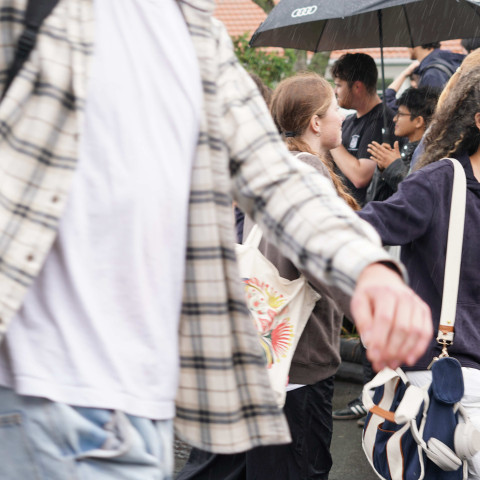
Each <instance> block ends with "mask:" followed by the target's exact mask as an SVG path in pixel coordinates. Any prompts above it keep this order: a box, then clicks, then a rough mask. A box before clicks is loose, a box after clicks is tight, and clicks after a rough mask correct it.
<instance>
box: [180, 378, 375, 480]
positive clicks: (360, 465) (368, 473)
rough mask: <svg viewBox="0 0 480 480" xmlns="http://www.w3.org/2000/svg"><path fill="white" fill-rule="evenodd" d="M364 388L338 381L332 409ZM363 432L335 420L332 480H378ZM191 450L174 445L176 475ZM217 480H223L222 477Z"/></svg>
mask: <svg viewBox="0 0 480 480" xmlns="http://www.w3.org/2000/svg"><path fill="white" fill-rule="evenodd" d="M361 389H362V387H361V385H359V384H358V383H353V382H346V381H342V380H336V381H335V394H334V397H333V409H334V410H335V409H339V408H343V407H344V406H345V405H346V404H347V403H348V402H349V401H350V400H352V399H354V398H355V397H356V396H358V395H359V393H360V391H361ZM361 436H362V429H361V428H360V427H359V426H358V425H357V421H356V420H334V421H333V439H332V447H331V451H332V456H333V468H332V470H331V472H330V476H329V480H376V479H377V478H378V477H377V476H376V475H375V474H374V473H373V470H372V469H371V467H370V465H369V464H368V462H367V460H366V458H365V454H364V453H363V450H362V444H361ZM188 452H189V448H188V446H187V445H185V444H183V443H182V442H180V441H177V442H176V445H175V473H178V472H179V471H180V470H181V469H182V467H183V465H184V463H185V462H186V460H187V457H188ZM214 480H223V479H221V478H219V479H214Z"/></svg>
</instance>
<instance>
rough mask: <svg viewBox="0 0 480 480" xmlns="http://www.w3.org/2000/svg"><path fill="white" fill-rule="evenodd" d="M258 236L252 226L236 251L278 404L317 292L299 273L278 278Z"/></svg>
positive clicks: (317, 298) (256, 227) (248, 303)
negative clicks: (261, 250) (262, 251)
mask: <svg viewBox="0 0 480 480" xmlns="http://www.w3.org/2000/svg"><path fill="white" fill-rule="evenodd" d="M261 239H262V231H261V230H260V228H258V226H257V225H255V226H254V227H253V229H252V231H251V232H250V234H249V235H248V237H247V239H246V240H245V242H244V243H243V245H240V244H237V245H236V254H237V260H238V265H239V269H240V276H241V278H242V281H243V283H244V286H245V298H246V302H247V306H248V309H249V311H250V314H251V316H252V318H253V320H254V322H255V326H256V328H257V331H258V334H259V337H260V343H261V345H262V347H263V350H264V353H265V358H266V361H267V369H268V374H269V378H270V383H271V386H272V388H273V390H274V392H275V394H276V399H277V404H278V405H279V406H280V407H282V406H283V405H284V403H285V396H286V386H287V384H288V372H289V370H290V364H291V362H292V357H293V354H294V352H295V348H296V346H297V343H298V340H299V338H300V336H301V335H302V332H303V329H304V327H305V324H306V323H307V320H308V318H309V317H310V315H311V313H312V310H313V307H314V306H315V303H316V302H317V301H318V300H319V299H320V295H319V294H318V293H317V292H316V291H315V290H313V288H312V287H311V286H310V284H309V283H308V282H307V280H306V279H305V277H304V276H303V275H302V276H300V278H298V279H296V280H287V279H285V278H282V277H281V276H280V274H279V273H278V270H277V268H276V267H275V266H274V265H273V264H272V263H271V262H270V261H269V260H267V259H266V258H265V257H264V256H263V255H262V253H261V252H260V250H259V249H258V245H259V244H260V241H261Z"/></svg>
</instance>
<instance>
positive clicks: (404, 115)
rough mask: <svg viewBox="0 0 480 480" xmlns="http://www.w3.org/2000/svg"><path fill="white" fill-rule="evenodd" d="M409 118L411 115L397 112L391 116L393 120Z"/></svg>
mask: <svg viewBox="0 0 480 480" xmlns="http://www.w3.org/2000/svg"><path fill="white" fill-rule="evenodd" d="M411 116H412V114H411V113H401V112H397V113H396V114H395V115H394V116H393V118H395V117H411Z"/></svg>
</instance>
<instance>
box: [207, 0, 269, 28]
mask: <svg viewBox="0 0 480 480" xmlns="http://www.w3.org/2000/svg"><path fill="white" fill-rule="evenodd" d="M216 4H217V8H216V10H215V17H217V18H218V19H219V20H221V21H222V22H223V23H224V24H225V26H226V27H227V30H228V33H229V34H230V36H237V35H242V34H244V33H249V34H252V33H253V32H254V31H255V30H256V29H257V28H258V26H259V25H260V24H261V23H262V22H263V21H264V20H265V18H266V17H267V14H266V13H265V12H264V11H263V10H262V9H261V8H260V7H259V6H258V5H257V4H256V3H254V2H253V1H252V0H216Z"/></svg>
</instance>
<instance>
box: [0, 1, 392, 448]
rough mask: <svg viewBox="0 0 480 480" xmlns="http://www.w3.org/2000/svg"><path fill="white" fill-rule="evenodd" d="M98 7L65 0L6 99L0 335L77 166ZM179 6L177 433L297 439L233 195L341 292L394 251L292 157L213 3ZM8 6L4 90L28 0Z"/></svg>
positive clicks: (225, 441)
mask: <svg viewBox="0 0 480 480" xmlns="http://www.w3.org/2000/svg"><path fill="white" fill-rule="evenodd" d="M132 1H133V0H132ZM158 1H159V2H160V3H161V1H164V0H158ZM92 2H93V0H61V1H60V3H59V4H58V6H57V7H56V9H55V10H54V12H53V13H52V15H51V16H50V17H49V18H47V20H46V21H45V23H44V26H43V27H42V30H41V32H40V35H39V38H38V43H37V47H36V49H35V50H34V52H33V53H32V55H31V58H30V59H29V61H28V62H27V63H26V64H25V66H24V68H23V70H22V71H21V73H20V75H19V76H18V77H17V78H16V79H15V81H14V83H13V84H12V86H11V88H10V90H9V91H8V95H7V96H6V97H5V99H4V100H3V102H2V103H1V105H0V129H1V133H0V333H2V334H3V333H4V332H5V330H6V328H7V326H8V323H9V321H10V320H11V318H12V317H13V316H14V314H15V312H16V311H17V310H18V309H19V307H20V306H21V304H22V299H23V298H24V295H25V292H26V290H27V289H28V287H29V286H30V285H31V283H32V281H33V280H34V279H35V277H36V276H37V275H38V272H39V270H40V268H41V266H42V264H43V262H44V260H45V257H46V255H47V253H48V251H49V250H50V248H51V245H52V242H53V241H54V239H55V235H56V231H57V226H58V221H59V218H60V217H61V215H62V212H63V209H64V206H65V202H66V200H67V196H68V192H69V190H70V184H71V181H72V176H73V175H74V172H75V165H76V161H77V146H78V138H79V135H80V133H81V132H80V126H81V125H82V116H83V115H82V110H83V106H84V102H85V91H86V82H87V78H88V72H89V63H90V59H91V56H92V51H93V34H94V18H93V8H92ZM178 3H179V5H180V8H181V9H182V11H183V13H184V17H185V19H186V22H187V24H188V27H189V29H190V32H191V35H192V39H193V42H194V45H195V49H196V52H197V54H198V58H199V65H200V69H201V76H202V80H203V91H204V109H203V117H202V121H201V133H200V137H199V141H198V151H197V158H196V162H195V164H194V168H193V172H192V187H191V198H190V215H189V232H188V250H187V252H186V262H187V268H186V281H185V293H184V303H183V310H182V319H181V325H180V348H181V375H180V387H179V392H178V398H177V429H178V432H179V433H180V434H181V436H182V437H183V438H185V439H187V440H188V441H189V442H190V443H191V444H193V445H196V446H198V447H200V448H203V449H206V450H213V451H216V452H224V453H228V452H234V451H241V450H246V449H249V448H251V447H254V446H257V445H265V444H271V443H282V442H286V441H288V440H289V434H288V429H287V427H286V422H285V419H284V417H283V415H282V413H281V412H280V411H279V410H278V409H277V407H276V405H275V401H274V398H273V395H272V393H271V392H270V389H269V387H268V380H267V376H266V373H265V370H264V368H263V360H262V354H261V352H260V348H259V345H258V342H257V338H256V333H255V331H254V330H253V327H252V324H251V322H250V320H249V319H248V317H247V313H246V309H245V306H244V304H243V301H242V296H243V292H242V288H241V286H240V282H239V279H238V275H237V268H236V262H235V255H234V250H233V242H234V237H233V228H232V208H231V195H232V194H233V197H234V199H235V200H236V201H237V202H238V204H239V206H240V207H241V208H242V209H243V210H244V211H246V212H247V213H249V214H250V215H252V216H253V218H254V219H255V220H256V221H257V222H258V223H259V224H260V225H261V227H262V229H263V230H264V232H266V233H267V234H269V235H270V237H271V239H273V241H275V242H276V243H278V244H279V246H280V248H281V250H282V251H283V253H284V254H286V255H289V256H291V258H293V259H294V260H295V262H296V263H297V265H299V266H300V267H301V268H303V269H306V270H308V271H310V272H312V273H313V274H315V275H317V276H318V277H320V278H323V279H324V280H325V281H327V282H330V283H335V284H336V285H338V286H340V287H342V288H343V289H344V290H345V291H347V292H351V290H352V286H353V285H354V281H355V279H356V277H357V276H358V274H359V272H360V271H361V270H362V269H363V268H364V267H365V266H366V265H367V264H369V263H371V262H374V261H377V260H384V259H387V258H388V257H387V256H386V254H385V253H384V252H383V250H382V249H381V248H380V247H379V240H378V238H377V237H376V235H375V234H374V233H373V231H372V230H371V229H370V228H369V227H366V226H365V225H366V224H363V223H362V222H361V221H360V220H358V219H357V218H356V216H355V215H354V214H353V213H352V212H351V211H350V210H349V209H348V208H347V207H346V206H345V205H344V203H343V202H342V201H341V200H340V199H339V198H338V197H337V196H336V195H335V193H334V192H333V190H332V188H331V186H330V185H329V184H328V181H326V180H325V179H324V178H322V176H321V175H319V174H317V173H316V172H315V171H314V170H313V169H311V168H310V167H308V166H306V165H305V164H303V163H302V162H298V161H297V160H295V159H292V158H291V157H290V156H289V154H288V152H287V151H286V149H285V148H284V146H283V145H282V142H281V140H280V138H279V137H278V135H277V133H276V129H275V127H274V125H273V123H272V121H271V119H270V117H269V114H268V112H267V110H266V108H265V105H264V104H263V102H262V100H261V98H260V96H259V93H258V91H257V90H256V88H255V87H254V85H253V83H252V82H251V81H250V79H249V77H248V76H247V75H246V74H245V72H244V71H243V69H242V68H241V67H240V66H239V64H238V62H237V61H236V59H235V57H234V54H233V51H232V47H231V44H230V40H229V38H228V36H227V35H226V33H225V31H224V30H223V27H221V26H220V25H219V23H218V22H216V21H214V20H213V19H212V13H213V10H214V6H215V5H214V1H213V0H178ZM0 6H1V7H0V82H2V85H3V83H4V82H5V78H6V72H7V69H8V66H9V65H10V63H11V61H12V59H13V55H14V49H15V45H16V41H17V39H18V37H19V35H20V33H21V31H22V22H23V18H24V9H25V6H26V0H0ZM171 48H175V45H172V46H171ZM2 85H0V86H2ZM179 141H181V139H179ZM160 161H162V160H160ZM159 215H161V212H159ZM372 239H373V242H372ZM159 248H162V246H161V245H159ZM172 340H173V339H166V340H165V341H172ZM159 348H161V345H160V346H159Z"/></svg>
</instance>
